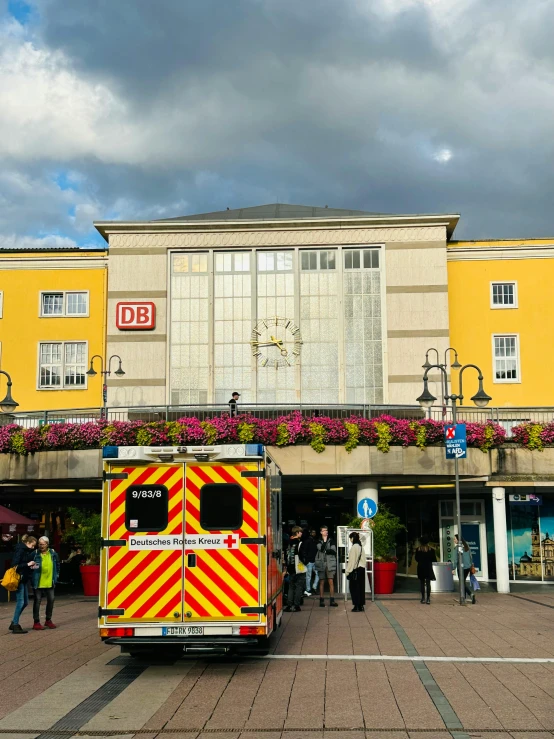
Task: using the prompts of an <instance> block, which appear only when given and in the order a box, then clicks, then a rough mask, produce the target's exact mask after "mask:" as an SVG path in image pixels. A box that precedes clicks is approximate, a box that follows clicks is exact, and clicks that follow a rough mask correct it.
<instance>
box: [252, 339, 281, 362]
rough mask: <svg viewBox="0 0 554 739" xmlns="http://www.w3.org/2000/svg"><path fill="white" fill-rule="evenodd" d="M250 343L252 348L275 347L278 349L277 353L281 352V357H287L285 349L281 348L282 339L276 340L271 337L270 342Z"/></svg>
mask: <svg viewBox="0 0 554 739" xmlns="http://www.w3.org/2000/svg"><path fill="white" fill-rule="evenodd" d="M251 343H252V346H257V347H260V346H276V347H277V349H279V351H280V352H281V355H282V356H283V357H286V356H287V355H288V350H287V349H285V347H284V346H283V339H276V338H275V336H272V337H271V341H264V342H259V341H252V342H251Z"/></svg>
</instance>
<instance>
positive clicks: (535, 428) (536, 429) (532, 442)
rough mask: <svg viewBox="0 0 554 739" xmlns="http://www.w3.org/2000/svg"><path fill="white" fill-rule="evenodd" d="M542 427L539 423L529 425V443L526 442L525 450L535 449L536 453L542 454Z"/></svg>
mask: <svg viewBox="0 0 554 739" xmlns="http://www.w3.org/2000/svg"><path fill="white" fill-rule="evenodd" d="M543 430H544V426H541V424H540V423H534V424H529V429H528V431H529V441H528V442H527V449H536V450H537V451H538V452H542V450H543V449H544V442H543V440H542V436H541V434H542V432H543Z"/></svg>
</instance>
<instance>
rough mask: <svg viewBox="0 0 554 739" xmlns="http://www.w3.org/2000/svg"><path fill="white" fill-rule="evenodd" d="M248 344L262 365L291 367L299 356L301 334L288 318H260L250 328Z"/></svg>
mask: <svg viewBox="0 0 554 739" xmlns="http://www.w3.org/2000/svg"><path fill="white" fill-rule="evenodd" d="M250 345H251V346H252V354H253V355H254V356H255V357H256V358H257V360H258V362H259V363H260V365H261V366H262V367H266V366H269V367H275V369H277V368H278V367H292V366H293V365H294V364H297V362H298V359H299V357H300V350H301V347H302V336H301V334H300V329H299V328H298V326H296V325H295V323H294V321H292V320H291V319H290V318H279V317H278V316H274V317H273V318H262V319H260V320H259V321H258V322H257V323H256V325H255V326H254V328H253V329H252V339H251V340H250Z"/></svg>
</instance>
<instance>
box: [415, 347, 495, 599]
mask: <svg viewBox="0 0 554 739" xmlns="http://www.w3.org/2000/svg"><path fill="white" fill-rule="evenodd" d="M435 351H436V350H435ZM447 351H448V349H447ZM453 351H454V352H455V350H453ZM455 355H456V361H455V363H454V364H453V365H452V367H456V366H457V367H459V368H460V374H459V375H458V382H459V391H458V394H456V393H453V392H450V393H449V392H448V374H447V371H446V354H445V364H439V363H438V352H437V364H430V363H429V359H428V357H427V356H426V357H425V364H424V365H423V367H424V369H425V374H424V375H423V392H422V393H421V395H420V396H419V398H418V399H417V401H418V403H419V404H420V406H421V407H422V408H431V407H432V406H433V403H434V402H435V401H436V398H435V396H434V395H432V394H431V393H430V392H429V386H428V382H429V381H428V375H429V370H431V369H438V370H440V371H441V373H442V382H443V384H442V388H443V392H444V396H443V399H444V406H445V407H446V404H447V403H448V402H450V404H451V408H452V423H453V424H454V425H456V420H457V415H456V409H457V404H458V403H459V404H460V405H462V402H463V400H464V394H463V385H462V382H463V374H464V372H465V370H466V369H468V368H469V367H472V368H473V369H474V370H476V371H477V379H478V380H479V388H478V390H477V392H476V393H475V395H473V396H472V398H471V400H472V401H473V402H474V403H475V405H476V406H477V407H478V408H485V406H487V405H488V404H489V402H490V401H491V400H492V398H491V397H490V395H487V393H486V392H485V391H484V389H483V373H482V372H481V370H480V369H479V367H478V366H477V365H476V364H464V366H463V367H462V365H461V364H460V363H459V362H458V354H457V352H455ZM454 478H455V484H456V526H457V529H458V542H461V540H462V516H461V509H460V473H459V470H458V457H454ZM458 582H459V585H460V605H461V606H463V605H464V602H465V585H464V568H463V564H462V547H461V546H460V545H458Z"/></svg>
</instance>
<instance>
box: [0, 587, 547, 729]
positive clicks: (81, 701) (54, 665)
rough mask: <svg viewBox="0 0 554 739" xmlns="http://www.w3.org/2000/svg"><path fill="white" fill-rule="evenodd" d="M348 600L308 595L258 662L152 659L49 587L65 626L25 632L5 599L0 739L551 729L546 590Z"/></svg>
mask: <svg viewBox="0 0 554 739" xmlns="http://www.w3.org/2000/svg"><path fill="white" fill-rule="evenodd" d="M349 609H350V606H348V607H345V605H344V604H343V603H342V602H341V605H340V606H339V608H336V609H329V608H325V609H323V608H319V607H318V601H317V600H315V601H306V604H305V606H304V608H303V610H302V612H301V613H296V614H285V617H284V621H283V627H282V628H281V629H279V631H278V633H277V635H276V638H275V639H274V640H273V643H272V650H271V655H270V656H269V658H267V659H247V660H246V659H245V660H242V661H238V660H198V659H183V660H180V661H178V662H176V663H174V664H166V665H152V666H148V665H143V664H138V665H137V663H135V662H133V661H132V660H130V659H129V658H127V657H120V656H119V651H118V650H117V649H116V648H111V649H110V648H108V647H106V646H104V645H103V644H102V643H101V642H99V639H98V636H97V631H96V623H95V610H96V606H95V604H94V603H91V602H86V601H85V600H83V599H69V598H66V599H60V600H59V601H58V603H57V605H56V609H55V619H54V620H55V621H56V623H58V625H59V627H60V628H59V629H57V630H56V631H48V632H31V633H29V634H27V635H24V636H14V635H11V634H9V633H8V631H7V627H8V624H9V621H10V619H11V612H12V606H9V605H6V604H2V605H1V606H0V739H2V736H3V737H7V738H8V739H9V738H10V737H11V738H12V739H15V737H21V739H23V737H25V739H27V738H28V737H40V739H55V737H70V736H75V735H77V732H79V735H80V736H83V735H85V736H91V737H93V736H96V737H98V736H117V737H125V738H126V739H127V737H129V738H130V737H131V736H133V734H136V732H137V731H138V730H140V734H138V736H140V737H144V738H145V739H155V738H156V737H160V739H162V738H163V737H167V739H169V738H170V737H181V738H182V739H185V738H186V739H192V738H194V739H200V738H202V739H208V737H210V738H211V739H217V738H218V737H219V739H235V738H236V739H239V737H240V739H255V738H257V737H260V738H261V737H265V738H266V739H308V738H310V739H322V738H323V737H335V736H340V737H341V738H344V739H354V738H356V739H358V737H372V738H377V737H390V739H407V738H408V737H422V738H423V737H428V738H429V739H448V737H459V739H464V737H491V739H507V738H508V737H518V739H538V738H539V737H545V736H554V588H553V589H552V590H551V591H546V592H544V591H543V592H541V593H539V594H536V593H518V594H516V595H513V596H501V595H497V594H493V593H490V594H483V595H481V597H480V598H479V601H478V603H477V604H476V605H475V606H471V605H469V606H466V607H463V608H461V607H460V606H458V605H457V604H456V603H455V601H454V599H453V597H452V596H450V595H440V596H435V597H434V602H433V604H432V605H431V606H425V605H421V604H420V603H419V600H418V599H417V598H416V597H415V596H414V595H411V594H406V595H398V596H396V597H392V598H385V599H382V600H380V601H378V602H377V603H375V604H369V605H368V606H367V608H366V611H365V613H363V614H354V613H351V612H350V610H349ZM29 620H30V614H28V612H26V613H25V614H24V617H23V619H22V623H23V624H26V623H28V622H29ZM548 660H551V661H548Z"/></svg>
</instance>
